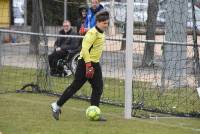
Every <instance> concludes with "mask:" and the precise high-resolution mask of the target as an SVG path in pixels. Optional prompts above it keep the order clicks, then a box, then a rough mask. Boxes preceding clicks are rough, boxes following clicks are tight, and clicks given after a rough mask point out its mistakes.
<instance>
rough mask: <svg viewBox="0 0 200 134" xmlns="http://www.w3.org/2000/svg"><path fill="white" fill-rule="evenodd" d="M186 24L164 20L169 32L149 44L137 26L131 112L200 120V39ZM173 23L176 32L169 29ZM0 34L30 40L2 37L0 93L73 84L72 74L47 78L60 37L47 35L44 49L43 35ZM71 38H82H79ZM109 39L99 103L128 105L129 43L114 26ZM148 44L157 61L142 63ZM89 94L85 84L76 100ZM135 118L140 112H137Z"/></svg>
mask: <svg viewBox="0 0 200 134" xmlns="http://www.w3.org/2000/svg"><path fill="white" fill-rule="evenodd" d="M172 3H173V2H172ZM179 5H181V4H180V3H179ZM173 9H175V8H173ZM183 9H184V8H183ZM168 12H170V11H168ZM174 12H176V11H174ZM183 14H184V13H183ZM182 17H183V16H182ZM166 18H167V16H166ZM171 18H173V17H171ZM183 18H184V17H183ZM168 19H169V18H168ZM179 19H180V18H179ZM175 21H176V19H174V20H172V22H174V23H175ZM182 21H183V20H182ZM182 21H180V22H178V24H179V25H178V24H177V25H175V26H177V27H174V26H172V24H171V23H170V22H166V24H163V25H164V26H163V25H162V27H160V26H158V27H157V31H165V32H164V33H163V34H156V36H155V40H147V39H146V38H147V36H146V35H145V34H141V33H142V32H141V31H144V30H147V29H146V28H145V25H143V24H142V23H138V24H135V25H134V26H135V27H134V35H133V38H134V41H133V43H132V48H133V49H132V51H131V52H132V54H133V58H132V59H131V61H132V64H133V67H132V70H133V72H132V85H133V88H132V91H133V94H132V96H133V102H132V108H133V109H139V110H146V111H151V112H161V113H171V114H175V115H181V116H195V117H199V116H200V113H199V111H200V100H199V96H198V93H197V90H196V88H197V87H198V82H199V81H198V79H199V74H198V62H199V60H198V56H196V54H198V51H199V45H198V40H199V39H200V38H199V36H198V34H197V33H196V32H195V31H194V32H193V33H192V35H191V34H188V33H187V31H186V30H188V29H190V30H191V28H186V27H187V26H185V24H183V23H182ZM169 24H171V25H170V26H171V27H172V28H169V27H170V26H167V25H169ZM196 25H197V24H196ZM120 26H121V25H120ZM122 29H124V28H120V31H121V30H122ZM192 30H195V29H194V28H193V29H192ZM0 33H1V36H3V37H5V35H8V33H9V34H10V35H11V37H19V38H20V37H22V36H23V37H25V39H26V41H27V42H24V41H23V40H22V42H18V43H10V42H9V41H7V40H6V39H5V38H4V39H3V41H2V43H1V45H0V48H1V49H0V50H1V53H0V54H1V58H0V59H1V64H0V65H1V67H0V85H1V89H0V93H7V92H13V91H14V92H15V91H16V90H17V89H22V88H23V89H26V90H28V91H32V90H34V91H37V89H40V90H39V91H45V92H48V93H53V94H61V93H62V92H63V90H64V89H65V88H66V87H67V86H68V85H69V84H70V83H71V81H72V79H73V75H71V76H68V77H53V76H50V74H49V69H48V68H49V67H48V59H47V54H50V53H51V52H52V51H53V45H54V42H55V40H56V38H57V37H59V35H56V34H47V35H46V37H47V39H48V43H47V45H46V44H45V40H44V36H43V34H42V33H41V34H37V33H31V32H28V31H25V30H24V31H18V32H17V31H10V30H2V29H1V30H0ZM47 33H48V32H47ZM139 33H140V34H139ZM143 33H144V32H143ZM169 33H170V34H169ZM195 33H196V34H195ZM31 35H35V36H38V37H39V38H40V42H39V47H38V50H39V53H36V54H34V53H33V54H31V53H30V47H31V43H30V42H29V41H30V38H31ZM178 36H180V37H181V38H179V37H178ZM66 37H67V36H66ZM70 37H72V38H77V39H78V38H80V37H79V36H70ZM106 37H107V39H106V43H105V49H104V51H103V55H102V58H101V61H100V63H101V66H102V71H103V76H104V93H103V95H102V98H101V99H102V102H104V103H109V104H114V105H118V106H124V99H125V90H124V88H125V68H126V67H125V64H126V61H125V55H126V51H125V49H123V43H124V42H125V40H124V39H123V37H125V36H124V34H123V32H122V33H121V32H119V31H118V29H117V28H116V33H114V34H113V33H110V32H109V31H107V32H106ZM182 37H184V38H182ZM195 37H196V40H195ZM166 40H167V41H166ZM147 44H148V45H149V46H152V44H153V46H154V49H153V50H154V56H153V60H150V62H147V63H148V64H144V55H145V51H146V50H145V49H147V48H146V45H147ZM47 49H48V52H47V51H46V50H47ZM197 50H198V51H197ZM130 73H131V72H130ZM26 86H27V87H26ZM29 86H30V87H32V88H29ZM90 94H91V88H90V87H89V85H88V84H85V85H84V87H83V88H82V89H81V90H80V91H79V92H78V93H77V94H76V96H77V97H79V98H84V99H89V97H90ZM133 114H136V115H137V114H140V113H137V112H135V111H134V112H133Z"/></svg>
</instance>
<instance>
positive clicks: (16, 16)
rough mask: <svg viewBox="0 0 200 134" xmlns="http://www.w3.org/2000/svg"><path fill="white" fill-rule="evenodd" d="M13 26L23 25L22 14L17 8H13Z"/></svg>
mask: <svg viewBox="0 0 200 134" xmlns="http://www.w3.org/2000/svg"><path fill="white" fill-rule="evenodd" d="M13 17H14V24H15V25H17V26H21V25H23V24H24V18H23V14H22V13H21V12H20V9H19V7H13Z"/></svg>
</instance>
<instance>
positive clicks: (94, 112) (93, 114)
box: [86, 106, 101, 121]
mask: <svg viewBox="0 0 200 134" xmlns="http://www.w3.org/2000/svg"><path fill="white" fill-rule="evenodd" d="M100 116H101V110H100V109H99V108H98V107H97V106H89V107H88V108H87V109H86V117H87V118H88V119H89V120H91V121H98V120H99V118H100Z"/></svg>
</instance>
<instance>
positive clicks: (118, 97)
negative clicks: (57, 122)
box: [0, 67, 200, 113]
mask: <svg viewBox="0 0 200 134" xmlns="http://www.w3.org/2000/svg"><path fill="white" fill-rule="evenodd" d="M44 78H45V77H44V76H42V77H40V79H38V80H39V84H40V86H41V87H42V86H44V83H45V80H44ZM72 79H73V77H67V78H60V77H59V78H56V77H50V80H51V89H52V90H53V91H54V92H56V93H62V92H63V91H64V89H65V88H66V87H67V86H68V85H69V84H70V83H71V81H72ZM30 82H36V70H35V69H24V68H16V67H4V68H1V70H0V85H1V89H0V93H1V92H8V91H15V90H16V89H20V88H22V86H23V85H25V84H27V83H30ZM133 85H134V89H133V95H134V101H135V102H136V103H137V102H140V101H142V97H143V96H144V104H145V107H153V108H155V107H156V108H158V109H160V110H163V111H170V112H179V113H192V112H200V101H199V97H198V95H197V92H196V91H195V90H193V89H190V88H179V89H170V90H167V91H165V92H164V94H163V95H161V96H159V93H160V92H159V89H158V88H153V87H151V83H148V82H142V81H134V82H133ZM90 94H91V88H90V85H89V84H88V83H86V84H85V85H84V86H83V87H82V89H81V90H80V91H79V92H78V93H77V95H87V96H90ZM102 98H103V99H105V100H112V101H113V102H120V103H123V102H124V81H123V80H120V79H115V78H105V79H104V93H103V95H102ZM174 107H175V108H174Z"/></svg>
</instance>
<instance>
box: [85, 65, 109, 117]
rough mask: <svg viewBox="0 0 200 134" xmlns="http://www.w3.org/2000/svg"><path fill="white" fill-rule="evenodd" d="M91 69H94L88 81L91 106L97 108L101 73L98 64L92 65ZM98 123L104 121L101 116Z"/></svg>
mask: <svg viewBox="0 0 200 134" xmlns="http://www.w3.org/2000/svg"><path fill="white" fill-rule="evenodd" d="M93 67H94V68H95V73H94V76H93V78H92V79H89V82H90V84H91V86H92V94H91V105H95V106H98V107H99V103H100V98H101V95H102V92H103V78H102V71H101V66H100V64H99V63H96V64H94V65H93ZM99 121H106V118H105V117H103V116H102V115H101V116H100V118H99Z"/></svg>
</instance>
